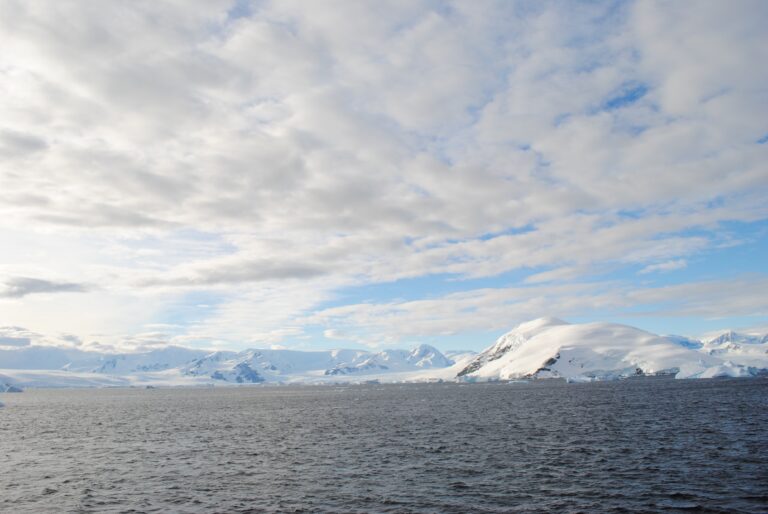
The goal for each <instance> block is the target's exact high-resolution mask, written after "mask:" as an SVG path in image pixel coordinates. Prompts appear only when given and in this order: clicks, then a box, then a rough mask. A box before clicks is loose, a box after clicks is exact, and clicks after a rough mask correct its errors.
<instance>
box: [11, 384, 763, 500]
mask: <svg viewBox="0 0 768 514" xmlns="http://www.w3.org/2000/svg"><path fill="white" fill-rule="evenodd" d="M0 396H1V398H0V401H2V402H3V403H5V404H6V406H5V407H4V408H2V409H0V512H3V513H6V512H7V513H24V512H31V513H45V512H58V513H60V512H84V513H90V512H99V513H100V512H178V513H187V512H188V513H198V512H435V513H443V512H456V513H468V512H589V513H593V512H686V511H687V512H728V513H733V512H768V379H764V378H760V379H722V380H720V379H713V380H683V381H676V380H672V379H650V378H646V379H631V380H625V381H621V382H608V383H593V384H565V383H562V382H557V381H542V382H537V383H530V384H505V383H493V384H464V385H459V384H430V385H426V384H425V385H368V386H349V387H338V386H316V387H287V386H286V387H258V386H257V387H243V388H221V389H218V388H217V389H155V390H146V389H100V390H97V389H93V390H38V391H27V392H24V393H21V394H15V395H11V394H4V395H0Z"/></svg>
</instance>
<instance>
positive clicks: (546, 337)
mask: <svg viewBox="0 0 768 514" xmlns="http://www.w3.org/2000/svg"><path fill="white" fill-rule="evenodd" d="M690 346H695V345H691V344H690V342H689V341H686V344H680V341H679V340H673V339H668V338H665V337H661V336H657V335H655V334H651V333H650V332H645V331H643V330H640V329H637V328H633V327H630V326H627V325H619V324H615V323H587V324H581V325H572V324H569V323H566V322H564V321H562V320H559V319H556V318H540V319H536V320H533V321H530V322H527V323H523V324H521V325H518V326H517V327H515V328H514V329H513V330H512V331H510V332H508V333H507V334H504V335H503V336H501V337H500V338H499V339H498V340H497V341H496V343H494V344H493V345H492V346H490V347H489V348H488V349H486V350H485V351H483V352H482V353H480V354H479V355H478V356H477V357H475V359H473V360H472V361H471V362H470V363H469V364H468V365H467V366H466V367H465V368H464V369H462V370H461V371H460V372H459V377H462V378H463V379H465V380H488V379H503V380H507V379H520V378H550V377H560V378H566V379H569V380H595V379H611V378H620V377H628V376H633V375H648V374H670V375H675V376H676V377H677V378H694V377H712V376H723V375H727V376H749V375H752V374H754V373H756V372H757V371H758V369H760V368H768V359H764V358H763V359H758V358H756V357H755V358H754V359H752V360H750V363H746V362H745V363H742V362H736V361H734V360H733V359H730V358H727V359H724V358H722V357H723V355H718V354H714V353H712V352H709V351H700V350H697V349H695V348H691V347H690ZM707 348H708V347H707V346H706V345H704V346H703V347H702V350H706V349H707ZM718 348H719V347H718ZM750 355H752V354H750ZM752 356H753V357H754V355H752ZM727 357H730V355H728V356H727ZM745 361H746V359H745ZM750 366H751V367H752V368H755V369H751V368H750Z"/></svg>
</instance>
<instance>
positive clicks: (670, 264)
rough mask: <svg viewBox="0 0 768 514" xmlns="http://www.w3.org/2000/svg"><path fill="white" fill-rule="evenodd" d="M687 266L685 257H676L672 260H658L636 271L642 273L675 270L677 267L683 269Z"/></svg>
mask: <svg viewBox="0 0 768 514" xmlns="http://www.w3.org/2000/svg"><path fill="white" fill-rule="evenodd" d="M687 266H688V263H687V262H686V260H685V259H677V260H672V261H664V262H660V263H658V264H649V265H648V266H646V267H644V268H643V269H641V270H640V271H639V272H638V273H640V274H643V275H644V274H646V273H656V272H667V271H675V270H679V269H685V268H686V267H687Z"/></svg>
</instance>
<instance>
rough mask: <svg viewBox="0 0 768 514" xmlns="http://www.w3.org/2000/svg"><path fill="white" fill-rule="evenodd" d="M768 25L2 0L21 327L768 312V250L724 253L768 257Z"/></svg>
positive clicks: (643, 16)
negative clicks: (749, 260)
mask: <svg viewBox="0 0 768 514" xmlns="http://www.w3.org/2000/svg"><path fill="white" fill-rule="evenodd" d="M766 27H768V2H764V1H761V0H755V1H743V0H738V1H731V2H723V1H696V2H652V1H643V2H637V3H635V2H589V3H577V2H568V3H566V2H555V3H548V2H508V1H500V2H483V1H473V2H430V1H423V2H419V1H414V0H409V1H404V2H377V1H354V2H352V1H350V2H342V1H333V2H330V1H328V2H325V1H313V2H299V1H295V2H294V1H286V0H281V1H280V2H260V1H254V2H245V1H237V2H233V1H213V0H204V1H203V0H200V1H191V0H184V1H163V2H159V1H146V2H144V1H137V2H48V1H40V2H38V1H33V0H23V1H21V0H19V1H15V0H0V48H3V51H2V53H0V113H2V115H1V116H0V244H1V245H2V252H0V325H7V327H6V329H5V332H0V334H4V335H2V336H0V345H6V346H19V345H26V344H30V343H35V342H37V343H39V344H60V345H69V346H77V345H94V344H95V343H96V342H98V343H99V344H101V345H116V346H118V347H124V348H133V347H141V346H147V345H150V346H156V345H163V344H167V343H171V342H172V343H176V344H188V345H202V346H206V347H229V348H242V347H246V346H259V345H270V344H276V345H285V346H292V347H302V348H320V347H327V346H345V345H349V344H366V345H391V344H405V343H408V342H414V341H420V340H425V339H429V340H430V341H433V342H438V346H439V341H440V338H441V337H458V339H455V340H454V341H455V344H460V343H466V346H469V347H475V348H478V347H482V346H483V345H484V344H486V343H488V342H489V341H488V340H486V339H483V340H480V341H477V342H474V341H473V340H472V339H471V338H472V337H473V336H471V335H470V334H477V333H481V332H488V331H501V330H504V329H506V328H509V327H511V326H512V325H514V324H515V323H517V322H519V321H522V320H525V319H528V318H531V317H537V316H542V315H558V316H562V317H566V318H569V317H571V318H578V319H595V320H597V319H610V318H617V317H620V318H621V317H622V316H623V317H624V318H626V317H628V316H630V317H636V318H637V322H636V323H635V324H636V325H638V326H641V327H643V328H647V329H650V330H659V331H661V330H662V329H663V328H666V327H667V326H668V325H665V326H663V327H662V326H655V325H654V323H655V322H654V321H653V320H654V319H656V318H658V317H668V318H670V317H671V318H675V317H679V318H680V319H683V318H684V319H686V320H688V321H690V320H691V319H693V320H706V319H711V318H718V319H721V320H722V324H723V325H724V326H725V325H728V324H729V323H731V322H737V321H740V322H744V321H745V320H747V321H751V322H755V324H759V323H762V324H763V325H764V324H765V321H766V316H768V296H767V295H766V294H765V291H766V290H768V274H766V273H765V271H766V270H765V269H755V266H752V267H751V268H750V267H749V266H748V269H743V270H742V269H738V266H729V265H728V262H727V258H725V257H722V256H721V257H718V255H725V254H719V253H718V252H728V251H729V250H728V249H733V248H742V249H745V248H746V250H744V251H746V252H750V251H754V252H755V254H754V261H755V262H761V259H765V258H768V255H766V253H765V248H766V240H768V235H766V232H765V228H766V225H765V221H766V219H768V164H767V163H768V144H766V142H768V66H766V65H765V63H767V62H768V31H767V30H766ZM750 245H751V246H750ZM750 249H754V250H750ZM733 251H738V250H733ZM723 259H726V261H725V263H724V261H723ZM762 262H765V261H762ZM702 267H703V268H707V269H709V273H708V274H704V275H696V274H695V270H696V269H701V268H702ZM730 268H734V269H730ZM726 269H727V273H726ZM387 284H389V285H390V286H393V287H389V288H387V287H386V285H387ZM392 289H394V290H395V291H397V293H396V294H393V293H391V290H392ZM384 291H390V292H388V293H385V292H384ZM644 316H645V318H643V317H644ZM624 318H622V319H624ZM643 319H646V321H645V322H644V321H643ZM20 327H24V328H20ZM680 328H681V329H682V328H684V327H683V325H680ZM40 334H45V335H40ZM462 334H464V336H463V337H464V339H461V337H462Z"/></svg>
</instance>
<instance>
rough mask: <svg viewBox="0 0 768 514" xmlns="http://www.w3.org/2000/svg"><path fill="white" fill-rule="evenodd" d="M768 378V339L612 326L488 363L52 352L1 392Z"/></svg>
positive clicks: (3, 375) (423, 353) (497, 350)
mask: <svg viewBox="0 0 768 514" xmlns="http://www.w3.org/2000/svg"><path fill="white" fill-rule="evenodd" d="M764 374H768V335H756V334H742V333H737V332H732V331H731V332H725V333H722V334H720V335H718V336H716V337H713V338H711V339H708V340H705V341H701V340H697V339H691V338H687V337H682V336H658V335H655V334H652V333H649V332H645V331H643V330H640V329H637V328H634V327H630V326H627V325H619V324H612V323H587V324H569V323H566V322H564V321H562V320H559V319H556V318H540V319H536V320H533V321H530V322H527V323H522V324H520V325H518V326H517V327H515V328H514V329H512V330H511V331H510V332H508V333H506V334H504V335H503V336H501V337H500V338H499V339H498V340H496V342H495V343H494V344H492V345H491V346H489V347H488V348H487V349H486V350H484V351H482V352H481V353H479V354H475V353H474V352H450V353H446V354H443V353H442V352H440V351H439V350H438V349H437V348H434V347H432V346H429V345H420V346H418V347H416V348H413V349H412V350H383V351H381V352H370V351H362V350H328V351H311V352H310V351H295V350H271V349H270V350H266V349H251V350H245V351H242V352H229V351H219V352H213V353H211V352H207V351H203V350H194V349H189V348H182V347H177V346H170V347H166V348H163V349H159V350H154V351H151V352H146V353H126V354H106V353H96V352H87V351H81V350H76V349H62V348H56V347H46V346H28V347H25V348H10V349H4V350H3V349H0V392H3V391H4V390H5V389H7V388H9V387H13V388H20V387H106V386H192V385H210V384H213V385H228V384H280V383H283V384H289V383H341V382H344V383H360V382H369V381H379V382H420V381H421V382H423V381H443V380H444V381H450V380H457V381H468V382H471V381H487V380H528V379H543V378H564V379H566V380H569V381H591V380H610V379H618V378H625V377H630V376H637V375H669V376H675V377H677V378H708V377H717V376H732V377H749V376H757V375H764Z"/></svg>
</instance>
